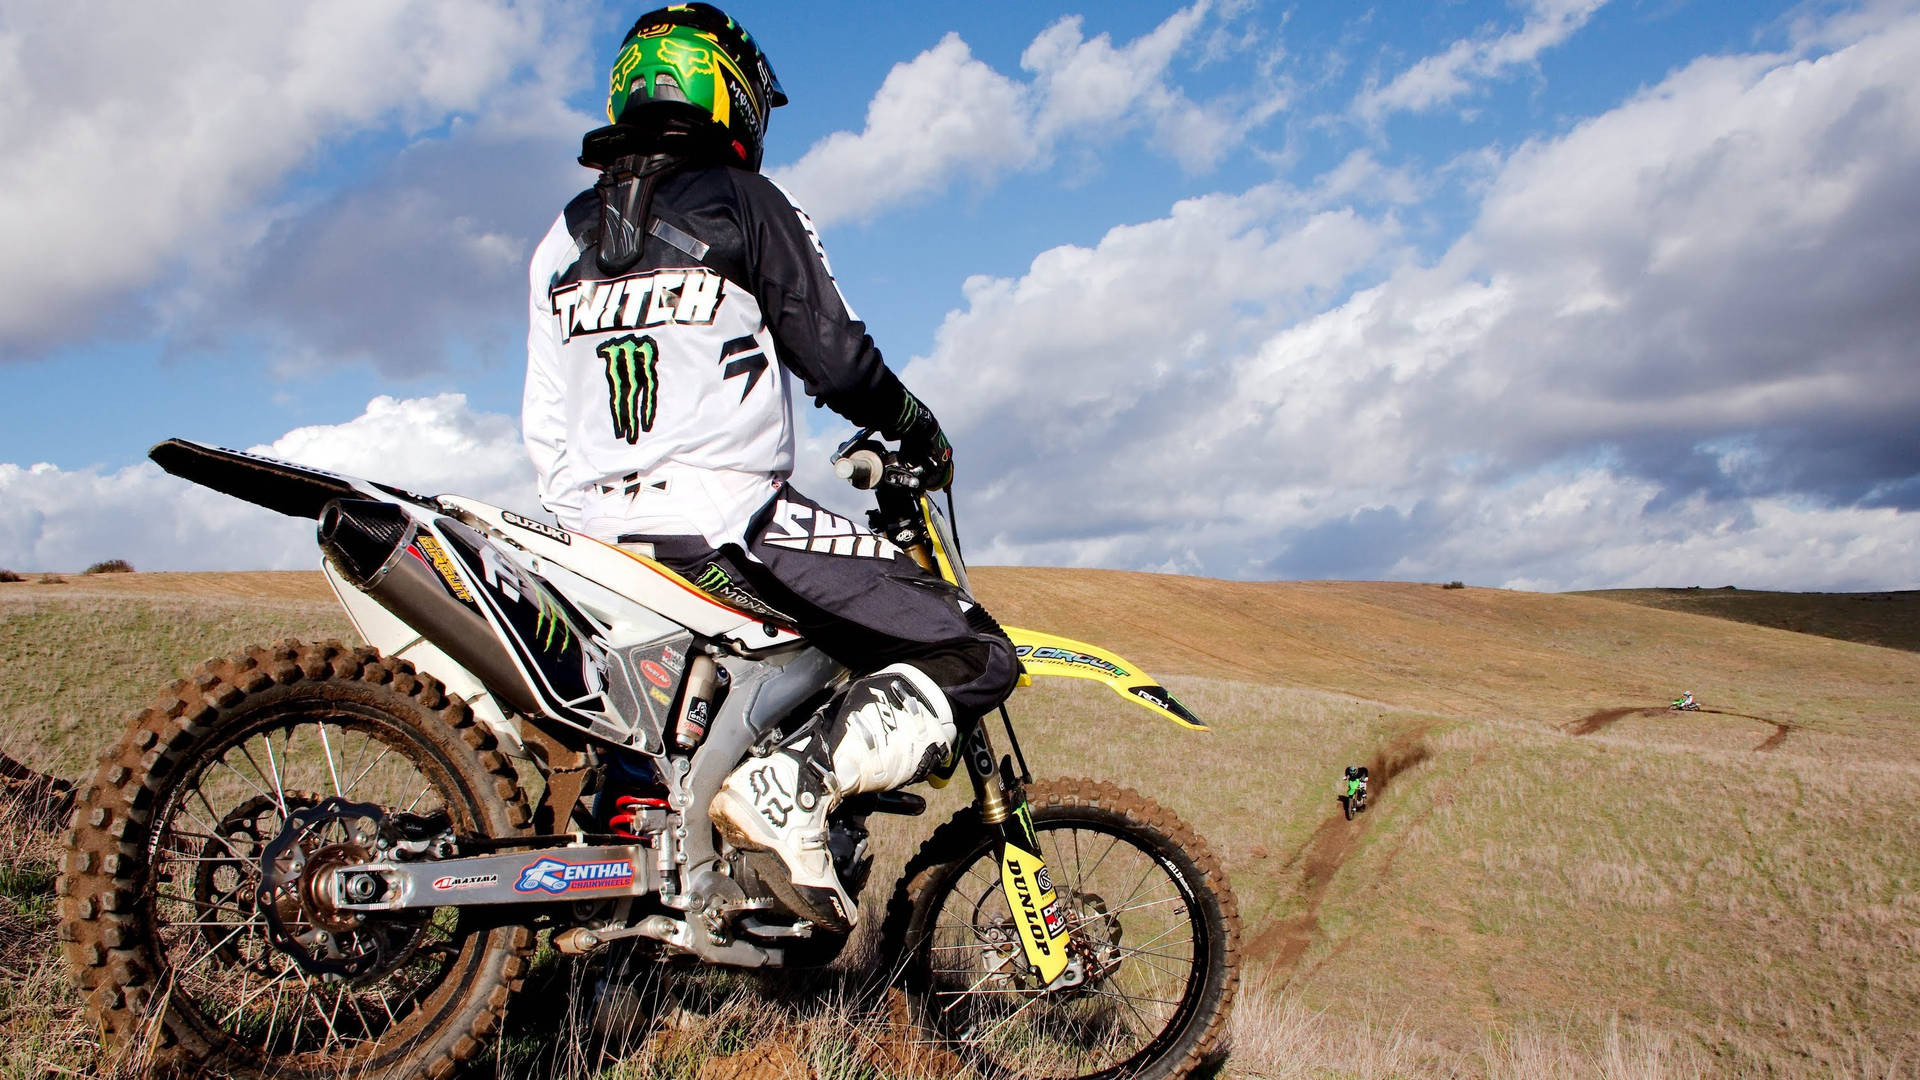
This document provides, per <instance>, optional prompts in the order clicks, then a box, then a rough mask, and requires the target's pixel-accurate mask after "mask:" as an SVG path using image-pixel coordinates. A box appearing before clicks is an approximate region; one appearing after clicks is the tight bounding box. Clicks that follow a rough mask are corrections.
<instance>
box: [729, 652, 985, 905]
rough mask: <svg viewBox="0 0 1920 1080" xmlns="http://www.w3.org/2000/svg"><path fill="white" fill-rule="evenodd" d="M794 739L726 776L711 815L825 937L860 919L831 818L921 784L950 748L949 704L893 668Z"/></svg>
mask: <svg viewBox="0 0 1920 1080" xmlns="http://www.w3.org/2000/svg"><path fill="white" fill-rule="evenodd" d="M829 708H830V710H831V712H830V715H829V716H828V717H827V719H826V720H825V722H824V723H821V722H820V721H819V720H815V721H813V722H811V723H809V724H808V725H807V728H805V729H803V731H802V733H801V734H800V735H799V737H798V738H796V739H794V740H792V741H791V742H789V743H788V744H787V745H786V746H783V747H781V748H780V749H778V750H776V751H774V752H773V753H772V754H770V755H768V756H767V757H764V758H750V759H748V761H747V762H746V763H745V764H744V765H741V766H740V767H739V768H738V769H735V770H734V771H733V775H731V776H729V777H727V780H726V783H724V784H722V785H721V786H720V791H719V793H718V794H716V795H715V796H714V797H713V802H712V804H711V805H710V806H709V807H708V809H707V814H708V816H709V817H711V818H712V819H713V824H714V826H715V827H716V828H718V829H719V830H720V835H721V836H723V837H725V838H726V840H727V842H728V843H730V844H732V845H733V846H734V847H736V848H739V849H740V850H742V851H744V852H747V853H748V856H747V858H748V862H749V864H750V865H752V867H753V870H754V873H756V874H758V875H759V876H760V878H761V880H762V881H763V882H765V883H766V886H767V888H769V889H771V890H772V891H773V894H774V895H775V896H777V897H779V899H780V900H781V901H782V902H784V903H785V904H786V905H787V906H788V907H790V908H792V909H793V911H794V912H795V913H796V914H799V915H802V916H805V917H806V918H808V919H810V920H812V921H813V922H814V923H815V924H816V925H818V926H820V927H822V928H823V929H826V930H830V931H835V932H845V931H848V930H851V929H853V926H854V924H855V923H856V922H858V921H859V918H860V908H859V905H858V904H856V903H855V902H854V901H853V898H852V897H850V896H848V895H847V892H846V889H845V888H844V887H842V886H841V884H840V875H839V874H837V873H836V872H835V871H834V868H833V856H832V854H831V853H829V852H828V850H827V815H828V814H830V813H832V812H833V809H834V807H836V806H838V805H840V800H842V799H844V798H846V797H847V796H849V795H862V794H866V793H868V792H875V791H890V790H892V789H894V788H897V787H903V786H905V785H907V784H911V783H914V782H915V781H918V780H923V779H925V778H926V775H927V773H928V772H929V771H931V770H932V769H933V767H934V766H935V765H938V764H939V763H941V762H942V761H945V760H946V758H947V755H948V754H949V753H950V752H951V750H952V747H953V740H954V735H955V731H954V725H953V706H952V705H951V704H949V703H948V701H947V695H945V694H943V693H941V691H940V687H939V686H938V685H936V684H935V683H934V681H933V680H932V679H931V678H929V677H928V676H927V674H926V673H925V672H923V671H921V670H920V669H919V668H915V667H910V666H908V665H906V664H894V665H893V666H891V667H886V668H882V669H881V670H879V671H877V672H874V673H873V674H872V675H868V676H866V677H864V678H861V679H856V680H855V681H854V682H853V684H852V685H851V686H849V687H847V690H846V693H844V694H843V695H841V697H840V700H839V701H838V702H836V703H834V704H833V705H831V706H829Z"/></svg>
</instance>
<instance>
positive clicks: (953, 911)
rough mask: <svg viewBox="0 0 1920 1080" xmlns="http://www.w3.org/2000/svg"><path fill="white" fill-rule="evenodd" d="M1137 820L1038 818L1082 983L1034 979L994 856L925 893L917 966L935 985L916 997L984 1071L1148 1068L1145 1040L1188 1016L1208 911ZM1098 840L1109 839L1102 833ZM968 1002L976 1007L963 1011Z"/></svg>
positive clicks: (1201, 967) (1200, 970)
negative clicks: (1043, 983) (1126, 936)
mask: <svg viewBox="0 0 1920 1080" xmlns="http://www.w3.org/2000/svg"><path fill="white" fill-rule="evenodd" d="M1063 816H1065V815H1063ZM1133 828H1135V827H1134V826H1131V825H1129V824H1126V823H1117V824H1114V825H1107V824H1104V823H1103V824H1083V823H1082V822H1081V821H1080V820H1079V819H1077V817H1073V816H1065V820H1061V819H1060V818H1055V819H1054V820H1052V821H1049V820H1047V819H1046V818H1041V820H1039V821H1038V822H1036V830H1035V831H1036V834H1037V836H1038V839H1039V840H1040V842H1041V844H1042V845H1043V846H1044V847H1045V848H1046V850H1048V851H1050V852H1053V853H1054V854H1055V856H1056V857H1057V858H1058V860H1059V865H1058V866H1054V867H1053V871H1054V879H1055V881H1057V882H1060V883H1062V884H1063V886H1064V887H1063V888H1061V889H1060V890H1059V891H1058V895H1059V897H1060V899H1061V901H1062V902H1063V904H1064V905H1065V906H1066V908H1067V911H1068V912H1069V914H1070V916H1071V917H1072V918H1073V919H1074V923H1073V926H1074V929H1073V931H1072V940H1073V941H1074V942H1075V945H1074V949H1075V954H1076V955H1080V956H1082V957H1084V962H1085V963H1086V969H1085V970H1086V978H1085V979H1084V980H1083V981H1082V982H1081V983H1080V984H1078V985H1077V986H1073V987H1062V988H1060V989H1058V990H1053V991H1048V990H1046V989H1045V988H1043V987H1040V986H1038V985H1036V982H1037V978H1036V974H1035V973H1034V972H1033V971H1031V970H1030V969H1029V968H1028V967H1027V966H1026V965H1025V963H1024V962H1023V954H1022V952H1021V949H1020V946H1019V942H1018V939H1016V938H1013V937H1011V936H1010V931H1011V930H1012V925H1011V924H1010V923H1008V922H1006V921H1005V920H1006V919H1007V918H1008V917H1009V914H1010V913H1009V912H1008V911H1007V910H1006V909H1005V908H1004V907H1003V906H1002V905H1001V904H1000V903H998V902H995V901H994V900H993V898H992V895H991V894H992V893H997V892H999V890H1000V883H999V882H998V881H994V882H992V883H991V885H989V884H988V882H987V877H988V875H989V874H990V873H991V871H992V869H993V867H992V865H991V862H990V858H988V857H980V856H976V858H975V859H974V860H973V861H971V862H968V863H967V864H966V865H965V866H959V867H955V868H954V870H953V871H952V872H951V873H952V876H951V877H949V878H947V879H946V882H947V883H946V884H945V885H944V886H943V887H942V888H943V889H944V892H943V893H941V894H937V895H936V898H934V899H933V900H932V904H933V907H932V909H931V911H930V912H929V915H928V917H926V918H925V921H924V922H922V923H921V924H920V925H922V926H926V927H928V929H927V930H926V931H925V932H926V933H927V935H928V938H927V940H926V941H925V943H924V944H923V945H922V946H921V948H922V949H923V950H924V951H923V952H922V953H921V954H920V955H921V960H920V963H921V964H922V965H923V967H922V968H921V970H923V971H929V972H930V975H931V980H932V981H931V985H929V986H928V987H927V988H926V989H925V990H923V991H921V992H920V993H921V994H923V995H925V996H923V997H922V999H921V1000H922V1001H923V1002H924V1005H925V1007H926V1008H927V1009H929V1014H928V1015H929V1016H930V1017H931V1021H930V1022H931V1023H932V1024H933V1025H934V1027H935V1028H937V1029H938V1030H940V1031H942V1032H944V1033H945V1034H946V1037H947V1039H948V1040H949V1044H950V1045H953V1044H957V1047H958V1048H960V1049H962V1052H963V1056H965V1057H967V1058H968V1059H969V1060H971V1061H973V1062H974V1063H975V1065H976V1066H978V1067H979V1069H980V1070H981V1071H982V1072H984V1073H987V1074H993V1075H1001V1074H1011V1075H1032V1076H1067V1075H1081V1074H1085V1073H1092V1072H1104V1071H1107V1070H1112V1069H1117V1068H1123V1069H1136V1068H1138V1069H1148V1070H1149V1071H1150V1062H1149V1059H1148V1058H1146V1057H1145V1056H1144V1055H1145V1053H1146V1051H1147V1049H1148V1047H1150V1046H1152V1045H1154V1044H1155V1043H1156V1041H1158V1040H1161V1039H1162V1038H1163V1033H1165V1032H1167V1031H1168V1030H1169V1025H1172V1024H1175V1023H1180V1024H1186V1023H1190V1022H1193V1020H1192V1017H1191V1016H1190V1015H1189V1014H1188V1013H1186V1012H1184V1011H1183V1009H1182V1005H1183V1003H1186V1002H1188V1001H1189V1000H1191V995H1193V994H1194V993H1196V992H1198V991H1197V988H1198V987H1199V986H1200V985H1201V983H1200V981H1199V980H1201V979H1203V978H1204V977H1205V976H1204V973H1205V972H1206V971H1207V970H1208V968H1207V964H1208V963H1209V961H1207V960H1206V959H1205V958H1204V957H1200V956H1197V955H1195V953H1194V950H1193V942H1194V941H1195V940H1197V931H1198V930H1199V929H1200V928H1201V926H1202V925H1203V920H1205V919H1206V918H1207V916H1206V914H1205V909H1204V908H1202V907H1200V906H1198V905H1196V904H1195V903H1194V901H1193V899H1192V897H1191V895H1190V893H1189V892H1188V891H1187V890H1185V889H1184V888H1183V886H1182V885H1181V884H1180V881H1179V879H1178V878H1176V877H1174V876H1173V875H1172V874H1171V873H1170V872H1169V871H1168V870H1167V869H1166V863H1165V861H1164V858H1163V857H1161V856H1160V855H1158V854H1157V853H1158V851H1159V850H1161V849H1160V848H1156V847H1154V846H1152V843H1149V842H1143V839H1141V838H1138V834H1137V833H1136V832H1134V831H1130V830H1131V829H1133ZM1083 832H1084V833H1087V834H1088V835H1087V836H1084V837H1083V836H1081V835H1080V834H1081V833H1083ZM1101 836H1104V837H1106V839H1107V843H1106V844H1104V845H1101V844H1099V843H1097V842H1096V841H1097V839H1098V838H1099V837H1101ZM1157 842H1158V843H1161V844H1164V843H1165V840H1164V839H1161V840H1158V841H1157ZM1123 848H1124V849H1125V850H1124V851H1123V850H1122V849H1123ZM1103 896H1104V899H1103V898H1102V897H1103ZM1115 901H1117V903H1116V902H1115ZM1108 904H1112V905H1113V906H1112V907H1111V908H1108V906H1107V905H1108ZM1123 917H1130V918H1129V919H1128V921H1129V923H1137V924H1138V925H1132V926H1130V927H1129V928H1130V929H1132V930H1133V931H1134V935H1133V936H1134V938H1135V940H1132V941H1128V942H1127V943H1125V944H1121V942H1120V926H1121V919H1122V918H1123ZM1082 950H1090V951H1082ZM967 1003H971V1005H972V1006H973V1007H972V1008H966V1009H963V1008H962V1005H963V1004H967ZM1203 1015H1204V1014H1203ZM1183 1016H1186V1017H1187V1019H1180V1018H1181V1017H1183Z"/></svg>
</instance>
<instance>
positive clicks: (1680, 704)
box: [1668, 690, 1700, 710]
mask: <svg viewBox="0 0 1920 1080" xmlns="http://www.w3.org/2000/svg"><path fill="white" fill-rule="evenodd" d="M1668 707H1669V708H1673V709H1687V710H1692V709H1698V708H1699V707H1700V704H1699V702H1696V701H1694V700H1693V691H1691V690H1685V691H1682V692H1681V694H1680V696H1679V697H1678V698H1676V699H1675V700H1674V702H1673V704H1672V705H1670V706H1668Z"/></svg>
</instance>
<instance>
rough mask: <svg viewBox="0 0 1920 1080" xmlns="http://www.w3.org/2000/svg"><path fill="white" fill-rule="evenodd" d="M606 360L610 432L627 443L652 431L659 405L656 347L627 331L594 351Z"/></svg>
mask: <svg viewBox="0 0 1920 1080" xmlns="http://www.w3.org/2000/svg"><path fill="white" fill-rule="evenodd" d="M594 351H595V352H597V353H599V354H600V358H601V359H602V360H605V361H606V362H607V394H608V400H609V402H610V404H611V406H612V408H613V434H614V437H615V438H620V439H625V440H627V442H628V443H629V444H634V443H638V442H639V441H640V433H641V432H643V431H652V430H653V420H654V415H655V414H656V413H657V412H658V411H659V408H660V376H659V372H658V371H657V368H658V366H659V361H660V347H659V346H657V345H655V344H654V343H653V339H652V338H650V337H635V336H633V335H632V334H628V335H626V336H625V337H617V338H614V339H613V340H612V341H609V342H606V343H605V344H603V345H601V346H600V347H599V348H598V349H595V350H594Z"/></svg>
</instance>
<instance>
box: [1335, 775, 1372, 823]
mask: <svg viewBox="0 0 1920 1080" xmlns="http://www.w3.org/2000/svg"><path fill="white" fill-rule="evenodd" d="M1340 810H1341V812H1343V813H1345V814H1346V815H1347V820H1348V821H1352V820H1353V815H1355V814H1364V813H1366V812H1367V785H1365V784H1361V785H1360V786H1359V787H1358V788H1355V789H1354V790H1352V791H1346V792H1342V793H1341V795H1340Z"/></svg>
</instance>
